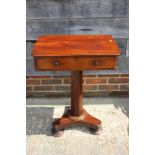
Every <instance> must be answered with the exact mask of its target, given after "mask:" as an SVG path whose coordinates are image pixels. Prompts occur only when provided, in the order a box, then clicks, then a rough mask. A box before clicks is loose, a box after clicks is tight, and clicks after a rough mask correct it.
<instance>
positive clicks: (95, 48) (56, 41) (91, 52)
mask: <svg viewBox="0 0 155 155" xmlns="http://www.w3.org/2000/svg"><path fill="white" fill-rule="evenodd" d="M98 55H101V56H102V55H103V56H104V55H109V56H111V55H116V56H117V55H120V50H119V48H118V46H117V44H116V42H115V40H114V39H113V38H112V36H111V35H45V36H40V37H38V39H37V42H36V43H35V45H34V48H33V50H32V56H34V57H35V56H36V57H40V56H98Z"/></svg>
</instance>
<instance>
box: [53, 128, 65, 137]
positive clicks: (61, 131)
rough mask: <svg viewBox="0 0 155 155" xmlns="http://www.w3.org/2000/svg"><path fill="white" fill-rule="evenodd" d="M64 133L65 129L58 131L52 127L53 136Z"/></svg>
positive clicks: (59, 135)
mask: <svg viewBox="0 0 155 155" xmlns="http://www.w3.org/2000/svg"><path fill="white" fill-rule="evenodd" d="M63 134H64V129H62V130H60V131H56V129H55V128H53V129H52V136H54V137H61V136H62V135H63Z"/></svg>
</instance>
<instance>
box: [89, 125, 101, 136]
mask: <svg viewBox="0 0 155 155" xmlns="http://www.w3.org/2000/svg"><path fill="white" fill-rule="evenodd" d="M102 130H103V129H102V126H101V125H99V126H98V128H97V129H94V128H89V131H90V132H91V133H92V134H94V135H99V134H101V133H102Z"/></svg>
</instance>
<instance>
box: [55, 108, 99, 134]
mask: <svg viewBox="0 0 155 155" xmlns="http://www.w3.org/2000/svg"><path fill="white" fill-rule="evenodd" d="M52 125H53V129H54V130H55V132H58V131H61V130H63V129H64V128H66V127H70V126H76V125H82V126H86V127H88V128H91V130H94V131H99V130H98V129H100V126H101V121H100V120H99V119H97V118H95V117H93V116H91V115H90V114H88V113H87V112H86V111H85V110H84V112H83V113H82V115H80V116H72V115H71V110H68V111H67V112H66V113H65V114H64V115H63V116H62V117H61V118H59V119H57V120H56V121H54V122H53V123H52ZM94 133H95V132H94ZM96 133H97V132H96Z"/></svg>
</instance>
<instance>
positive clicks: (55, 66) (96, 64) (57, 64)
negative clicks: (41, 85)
mask: <svg viewBox="0 0 155 155" xmlns="http://www.w3.org/2000/svg"><path fill="white" fill-rule="evenodd" d="M116 59H117V57H116V56H102V57H100V56H97V57H36V58H35V65H36V70H40V71H57V70H61V71H63V70H68V71H76V70H99V69H115V68H116Z"/></svg>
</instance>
